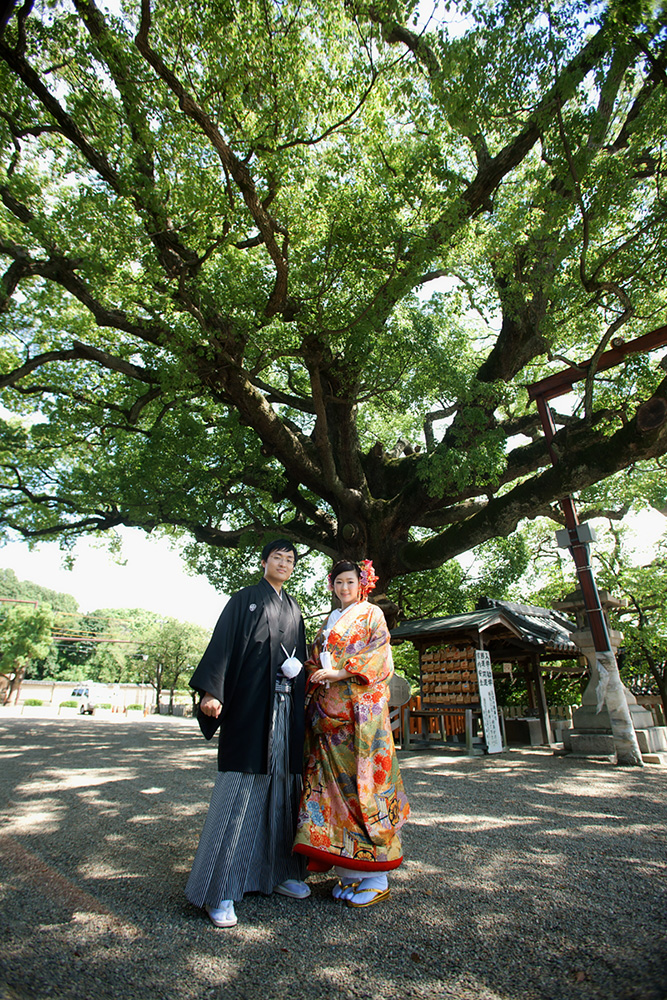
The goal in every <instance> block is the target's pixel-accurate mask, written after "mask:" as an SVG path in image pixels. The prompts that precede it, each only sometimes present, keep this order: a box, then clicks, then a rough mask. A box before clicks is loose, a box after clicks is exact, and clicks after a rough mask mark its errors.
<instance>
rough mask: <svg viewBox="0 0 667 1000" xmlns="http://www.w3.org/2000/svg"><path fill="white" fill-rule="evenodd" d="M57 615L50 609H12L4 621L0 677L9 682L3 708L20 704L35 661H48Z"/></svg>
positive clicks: (0, 638)
mask: <svg viewBox="0 0 667 1000" xmlns="http://www.w3.org/2000/svg"><path fill="white" fill-rule="evenodd" d="M52 628H53V612H52V611H51V608H50V607H49V606H48V605H45V604H42V605H41V606H40V607H37V608H34V607H32V608H29V607H25V606H23V607H21V606H19V607H14V608H10V610H9V611H8V612H7V614H6V615H5V617H4V618H3V619H2V621H0V674H1V675H2V676H3V677H4V678H6V681H7V683H6V686H5V687H4V693H3V704H5V705H6V704H8V703H9V702H10V700H11V698H12V697H14V702H15V703H16V702H17V701H18V696H19V692H20V690H21V682H22V681H23V678H24V677H25V674H26V671H27V669H28V667H29V666H30V664H31V662H33V661H34V660H42V659H44V658H45V657H46V656H47V654H48V652H49V649H50V647H51V630H52Z"/></svg>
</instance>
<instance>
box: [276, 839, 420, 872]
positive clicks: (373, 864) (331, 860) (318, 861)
mask: <svg viewBox="0 0 667 1000" xmlns="http://www.w3.org/2000/svg"><path fill="white" fill-rule="evenodd" d="M293 851H294V853H295V854H305V855H306V857H307V858H308V871H309V872H328V871H329V869H330V868H334V867H339V868H349V869H350V871H357V872H390V871H392V870H393V869H394V868H398V866H399V865H400V864H402V862H403V856H402V855H401V857H400V858H397V859H396V860H395V861H357V860H356V859H355V858H346V857H345V856H344V855H343V854H329V852H328V851H320V850H319V849H318V848H317V847H309V846H308V845H307V844H296V846H295V847H294V848H293Z"/></svg>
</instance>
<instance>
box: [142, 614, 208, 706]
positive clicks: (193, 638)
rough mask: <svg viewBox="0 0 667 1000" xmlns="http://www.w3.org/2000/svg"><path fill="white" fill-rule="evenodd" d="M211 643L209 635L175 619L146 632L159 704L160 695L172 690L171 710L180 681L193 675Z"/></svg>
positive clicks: (151, 676) (149, 667) (150, 671)
mask: <svg viewBox="0 0 667 1000" xmlns="http://www.w3.org/2000/svg"><path fill="white" fill-rule="evenodd" d="M208 640H209V635H208V632H206V631H205V630H204V629H202V628H199V627H198V626H197V625H188V624H183V623H182V622H178V621H176V620H175V619H174V618H163V619H160V620H159V621H157V622H156V623H155V624H154V625H153V626H152V627H151V628H149V629H148V630H147V631H146V634H145V637H144V643H143V646H142V649H143V650H144V655H145V656H146V670H147V676H148V679H149V680H150V683H151V684H152V685H153V687H154V688H155V691H156V696H157V703H158V705H159V700H160V692H161V691H162V690H163V689H165V688H166V689H168V690H169V691H170V695H171V697H170V707H171V706H173V700H174V692H175V690H176V688H177V687H178V684H179V681H181V682H182V681H183V680H185V679H187V677H188V676H189V675H190V674H191V673H192V672H193V670H194V668H195V667H196V666H197V663H198V662H199V660H200V659H201V657H202V654H203V652H204V650H205V648H206V646H207V643H208Z"/></svg>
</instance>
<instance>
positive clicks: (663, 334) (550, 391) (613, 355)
mask: <svg viewBox="0 0 667 1000" xmlns="http://www.w3.org/2000/svg"><path fill="white" fill-rule="evenodd" d="M666 344H667V326H660V327H658V329H657V330H652V331H651V332H650V333H645V334H644V335H643V336H642V337H637V338H636V339H635V340H630V341H629V342H628V343H627V344H621V345H620V346H619V347H612V349H611V350H610V351H605V353H604V354H602V355H601V356H600V357H599V359H598V363H597V366H596V369H595V370H596V371H598V372H603V371H606V370H607V368H613V367H614V366H615V365H620V363H621V362H622V361H623V360H624V358H626V357H628V355H630V354H642V353H645V352H647V351H655V350H657V348H659V347H664V346H665V345H666ZM590 365H591V359H589V360H588V361H583V362H582V363H581V364H580V365H577V366H576V368H575V367H574V366H573V367H572V368H565V369H564V370H563V371H560V372H554V374H553V375H548V376H547V377H546V378H543V379H542V380H541V381H540V382H533V384H532V385H529V386H527V389H528V396H529V397H530V399H537V398H538V397H539V396H542V398H543V399H555V398H556V396H562V395H563V394H564V393H566V392H569V391H570V389H571V388H572V385H573V383H574V382H581V381H582V380H583V379H585V378H586V376H587V375H588V370H589V368H590Z"/></svg>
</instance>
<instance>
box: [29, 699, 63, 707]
mask: <svg viewBox="0 0 667 1000" xmlns="http://www.w3.org/2000/svg"><path fill="white" fill-rule="evenodd" d="M23 704H24V705H28V706H29V707H30V708H39V706H40V705H43V704H44V702H43V701H42V699H41V698H26V699H25V701H24V702H23ZM74 704H75V705H76V702H74Z"/></svg>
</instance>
